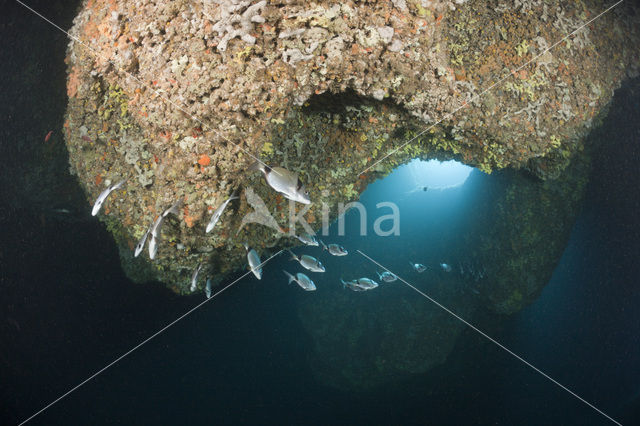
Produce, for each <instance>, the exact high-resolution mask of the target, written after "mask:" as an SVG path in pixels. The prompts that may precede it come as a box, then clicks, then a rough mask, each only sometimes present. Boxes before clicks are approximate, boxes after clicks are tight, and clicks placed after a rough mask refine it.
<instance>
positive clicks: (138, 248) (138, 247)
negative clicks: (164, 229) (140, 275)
mask: <svg viewBox="0 0 640 426" xmlns="http://www.w3.org/2000/svg"><path fill="white" fill-rule="evenodd" d="M151 228H153V222H152V223H151V225H149V228H148V229H147V232H145V233H144V235H143V236H142V238H140V241H138V244H137V245H136V251H135V252H134V253H133V257H138V256H140V253H142V249H144V243H146V242H147V237H148V236H149V234H150V233H151Z"/></svg>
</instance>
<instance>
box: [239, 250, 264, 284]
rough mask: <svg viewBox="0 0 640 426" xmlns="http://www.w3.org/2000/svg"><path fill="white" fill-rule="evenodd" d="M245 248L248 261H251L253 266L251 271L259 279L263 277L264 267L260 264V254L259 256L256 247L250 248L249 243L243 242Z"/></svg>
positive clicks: (250, 263) (250, 264)
mask: <svg viewBox="0 0 640 426" xmlns="http://www.w3.org/2000/svg"><path fill="white" fill-rule="evenodd" d="M242 245H243V246H244V248H245V250H246V251H247V261H248V262H249V267H251V272H253V275H255V276H256V278H257V279H262V267H261V266H260V263H262V262H260V256H258V252H256V251H255V250H254V249H252V248H249V246H248V245H247V243H242Z"/></svg>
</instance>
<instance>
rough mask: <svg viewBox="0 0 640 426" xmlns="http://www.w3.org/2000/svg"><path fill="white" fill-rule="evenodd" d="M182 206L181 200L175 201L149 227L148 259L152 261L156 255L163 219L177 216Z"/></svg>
mask: <svg viewBox="0 0 640 426" xmlns="http://www.w3.org/2000/svg"><path fill="white" fill-rule="evenodd" d="M181 205H182V199H180V200H178V201H176V202H175V203H174V204H173V205H172V206H171V207H169V208H168V209H166V210H165V211H163V212H162V214H161V215H160V216H158V218H157V219H156V221H155V222H154V223H153V226H152V227H151V240H150V241H149V259H151V260H153V259H155V257H156V254H157V253H158V244H159V243H160V230H161V229H162V224H163V223H164V218H165V217H167V216H168V215H169V214H171V213H173V214H175V215H177V214H178V213H180V206H181Z"/></svg>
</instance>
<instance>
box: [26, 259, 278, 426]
mask: <svg viewBox="0 0 640 426" xmlns="http://www.w3.org/2000/svg"><path fill="white" fill-rule="evenodd" d="M280 253H282V250H280V251H279V252H277V253H276V254H274V255H272V256H271V257H269V258H268V259H267V260H265V261H264V262H262V263H261V264H260V265H258V266H257V267H256V268H254V269H257V268H260V267H262V266H263V265H265V264H266V263H267V262H269V261H270V260H271V259H273V258H274V257H276V256H277V255H279V254H280ZM251 273H253V270H249V271H248V272H246V273H244V274H243V275H241V276H240V278H237V279H236V280H235V281H233V282H231V284H227V285H226V286H225V287H223V288H222V289H220V290H218V291H217V292H216V293H215V294H213V295H212V296H211V297H210V298H208V299H205V300H204V301H203V302H201V303H198V304H197V305H196V306H194V307H193V308H191V309H189V310H188V311H187V312H186V313H184V314H183V315H181V316H180V317H178V318H176V319H175V320H173V321H171V322H170V323H169V324H167V325H166V326H164V327H163V328H161V329H160V330H158V331H156V332H155V333H153V334H152V335H151V336H149V337H147V338H146V339H145V340H143V341H142V342H140V343H138V344H137V345H136V346H134V347H133V348H131V349H129V350H128V351H127V352H125V353H124V354H122V355H120V356H119V357H118V358H116V359H114V360H113V361H111V362H110V363H109V364H107V365H105V366H104V367H103V368H101V369H100V370H98V371H96V372H95V373H93V374H92V375H91V376H89V377H87V378H86V379H85V380H83V381H82V382H80V383H78V384H77V385H76V386H74V387H73V388H71V389H69V390H68V391H67V392H65V393H64V394H62V395H61V396H60V397H58V398H56V399H55V400H53V401H52V402H51V403H49V404H47V405H46V406H44V407H43V408H41V409H40V410H39V411H37V412H36V413H34V414H33V415H31V416H30V417H29V418H27V419H25V420H23V421H22V422H20V423H19V426H21V425H23V424H25V423H27V422H29V421H31V420H32V419H33V418H34V417H36V416H37V415H39V414H40V413H42V412H43V411H45V410H47V409H48V408H50V407H51V406H53V405H54V404H56V403H58V402H59V401H60V400H62V399H63V398H65V397H66V396H67V395H69V394H70V393H72V392H73V391H75V390H77V389H78V388H79V387H81V386H83V385H84V384H86V383H87V382H89V381H90V380H92V379H94V378H95V377H96V376H98V375H99V374H101V373H103V372H104V371H105V370H107V369H108V368H109V367H112V366H113V365H114V364H116V363H118V362H119V361H121V360H122V359H123V358H125V357H126V356H128V355H130V354H131V353H132V352H133V351H135V350H136V349H139V348H140V347H141V346H142V345H144V344H145V343H148V342H149V341H150V340H151V339H153V338H154V337H156V336H158V335H159V334H161V333H163V332H164V331H165V330H167V329H168V328H169V327H171V326H173V325H175V324H176V323H177V322H178V321H180V320H182V319H183V318H185V317H186V316H188V315H190V314H191V313H192V312H194V311H195V310H196V309H198V308H200V307H201V306H202V305H204V304H205V303H207V302H209V301H210V300H212V299H213V298H214V297H216V296H217V295H219V294H220V293H222V292H223V291H225V290H226V289H228V288H229V287H231V286H232V285H234V284H235V283H237V282H238V281H240V280H241V279H243V278H244V277H246V276H247V275H249V274H251Z"/></svg>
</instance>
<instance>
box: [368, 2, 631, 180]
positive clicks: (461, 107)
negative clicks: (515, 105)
mask: <svg viewBox="0 0 640 426" xmlns="http://www.w3.org/2000/svg"><path fill="white" fill-rule="evenodd" d="M623 1H624V0H619V1H618V2H617V3H615V4H613V5H611V6H609V7H608V8H606V9H605V10H604V11H603V12H600V14H598V15H597V16H595V17H594V18H593V19H591V20H589V21H587V23H585V24H583V25H580V26H579V27H578V28H577V29H575V30H573V31H572V32H570V33H569V34H567V35H566V36H564V37H563V38H561V39H560V40H558V41H556V42H555V43H553V44H552V45H551V46H549V47H548V48H546V49H545V50H543V51H542V52H541V53H539V54H538V55H536V56H534V57H533V58H532V59H531V60H530V61H528V62H527V63H525V64H523V65H520V66H519V67H517V68H515V69H513V70H510V71H509V74H507V75H506V76H504V77H502V78H501V79H500V80H498V81H497V82H495V83H493V84H492V85H491V86H489V87H488V88H486V89H484V90H483V91H482V92H480V93H478V94H475V95H473V96H472V97H471V99H469V101H463V102H462V104H461V105H460V106H459V107H457V108H456V109H454V110H453V111H451V112H449V113H447V114H445V115H444V116H443V117H442V118H441V119H440V120H438V121H436V122H435V123H433V124H432V125H431V126H429V127H427V128H425V129H424V130H423V131H421V132H420V133H418V134H417V135H415V136H414V137H412V138H411V139H409V140H408V141H406V142H405V143H403V144H402V145H400V146H399V147H397V148H394V149H392V150H391V151H389V152H388V153H387V154H385V155H384V157H382V158H381V159H379V160H377V161H376V162H375V163H373V164H371V165H370V166H369V167H367V168H366V169H364V170H363V171H361V172H360V173H358V175H361V174H363V173H366V172H367V171H369V170H371V168H372V167H375V166H376V165H377V164H379V163H380V162H382V161H384V160H385V159H386V158H387V157H389V156H390V155H393V154H395V153H396V152H398V151H399V150H401V149H402V148H404V147H405V146H407V145H408V144H410V143H411V142H413V141H414V140H416V139H418V138H419V137H420V136H422V135H424V134H425V133H427V132H428V131H429V130H431V129H433V128H434V127H435V126H437V125H438V124H440V123H442V122H443V121H444V120H448V119H450V118H452V117H453V116H454V115H455V113H456V112H458V111H460V110H461V109H463V108H465V107H467V106H469V104H470V103H471V102H473V101H475V100H476V99H478V98H480V97H481V96H482V95H484V94H485V93H487V92H489V91H490V90H492V89H493V88H494V87H496V86H498V85H499V84H502V82H504V81H505V80H506V79H508V78H509V77H511V76H512V75H514V74H516V73H517V72H518V71H520V70H521V69H522V68H524V67H526V66H528V65H529V64H531V63H532V62H533V61H535V60H536V59H538V58H539V57H541V56H542V55H544V54H545V53H547V52H548V51H550V50H551V49H553V48H554V47H556V46H557V45H559V44H560V43H562V42H563V41H565V40H566V39H568V38H569V37H571V36H572V35H574V34H575V33H577V32H578V31H580V30H581V29H583V28H584V27H586V26H587V25H589V24H591V23H592V22H593V21H595V20H596V19H598V18H600V17H601V16H602V15H604V14H605V13H607V12H609V11H610V10H611V9H613V8H614V7H616V6H617V5H619V4H620V3H622V2H623Z"/></svg>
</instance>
